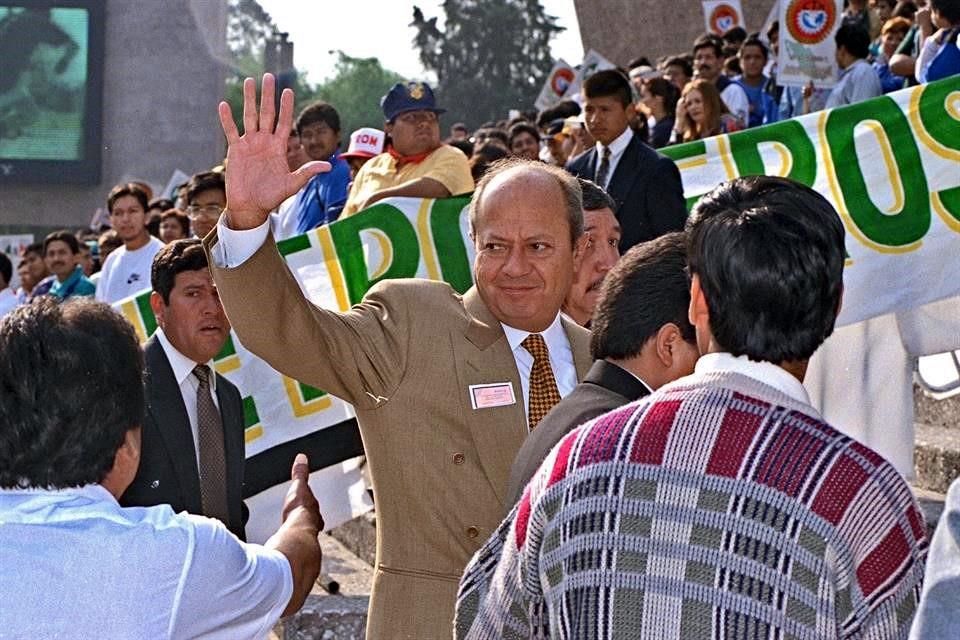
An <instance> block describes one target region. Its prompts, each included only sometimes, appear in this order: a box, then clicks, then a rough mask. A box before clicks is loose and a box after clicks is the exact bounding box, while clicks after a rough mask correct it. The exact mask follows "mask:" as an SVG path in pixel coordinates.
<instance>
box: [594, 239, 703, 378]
mask: <svg viewBox="0 0 960 640" xmlns="http://www.w3.org/2000/svg"><path fill="white" fill-rule="evenodd" d="M684 238H685V236H684V234H683V233H682V232H679V231H675V232H673V233H668V234H666V235H663V236H660V237H659V238H657V239H655V240H650V241H647V242H643V243H641V244H638V245H636V246H634V247H632V248H631V249H630V250H629V251H627V252H626V253H625V254H623V257H621V258H620V260H619V261H617V264H616V265H614V267H613V269H611V270H610V272H609V273H608V274H607V275H606V277H605V278H604V280H603V286H602V288H601V290H600V299H599V301H598V302H597V307H596V309H594V312H593V320H592V321H591V323H590V329H591V335H590V353H591V355H592V356H593V358H594V359H601V358H613V359H615V360H623V359H626V358H631V357H634V356H637V355H640V351H641V350H642V349H643V345H644V344H645V343H646V342H647V341H648V340H649V339H650V338H653V337H654V336H656V335H657V331H659V330H660V328H661V327H662V326H663V325H665V324H667V323H668V322H672V323H673V324H675V325H677V328H678V329H679V330H680V335H681V336H683V339H684V340H686V341H687V342H690V343H693V344H696V340H697V335H696V331H695V330H694V328H693V325H691V324H690V320H689V319H688V317H687V312H688V311H689V308H690V287H689V285H688V284H687V275H686V271H685V268H686V266H687V260H686V253H687V250H686V245H685V239H684Z"/></svg>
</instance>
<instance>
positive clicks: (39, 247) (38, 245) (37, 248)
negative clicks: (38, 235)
mask: <svg viewBox="0 0 960 640" xmlns="http://www.w3.org/2000/svg"><path fill="white" fill-rule="evenodd" d="M31 253H35V254H37V255H38V256H40V257H41V258H42V257H43V254H44V253H45V251H44V250H43V242H31V243H30V244H28V245H27V246H25V247H24V248H23V251H21V252H20V257H21V258H26V257H27V256H28V255H30V254H31Z"/></svg>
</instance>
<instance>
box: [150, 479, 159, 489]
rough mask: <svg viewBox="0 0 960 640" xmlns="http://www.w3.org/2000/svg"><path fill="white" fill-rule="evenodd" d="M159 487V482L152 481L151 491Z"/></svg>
mask: <svg viewBox="0 0 960 640" xmlns="http://www.w3.org/2000/svg"><path fill="white" fill-rule="evenodd" d="M159 486H160V481H159V480H154V481H153V482H151V483H150V488H151V489H156V488H157V487H159Z"/></svg>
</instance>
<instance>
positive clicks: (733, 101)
mask: <svg viewBox="0 0 960 640" xmlns="http://www.w3.org/2000/svg"><path fill="white" fill-rule="evenodd" d="M693 66H694V71H695V73H696V75H695V77H697V78H703V79H704V80H707V81H708V82H712V83H714V84H715V85H716V86H717V91H719V92H720V99H721V100H723V104H725V105H726V106H727V109H728V110H729V111H730V113H731V114H732V115H733V117H735V118H736V119H737V120H739V121H740V122H742V123H743V124H744V125H746V123H747V121H748V118H749V115H750V99H749V98H748V97H747V92H746V91H744V89H743V87H742V86H740V85H739V84H737V83H736V82H733V81H732V80H730V78H728V77H726V76H725V75H723V74H722V73H721V71H722V69H723V41H722V40H720V39H719V38H718V37H716V36H714V35H711V34H709V33H707V34H704V35H702V36H700V37H699V38H697V39H696V41H695V42H694V43H693Z"/></svg>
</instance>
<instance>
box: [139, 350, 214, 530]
mask: <svg viewBox="0 0 960 640" xmlns="http://www.w3.org/2000/svg"><path fill="white" fill-rule="evenodd" d="M144 351H145V356H146V357H145V360H146V363H147V371H148V372H149V375H150V380H149V383H148V384H147V389H148V394H149V395H148V397H147V411H148V412H149V413H150V415H151V417H152V418H153V420H154V422H155V423H156V425H157V429H158V431H159V432H160V436H161V438H162V439H163V442H164V445H165V446H166V449H167V455H168V456H169V459H170V462H171V464H172V465H173V468H174V470H175V471H176V476H177V479H178V481H179V482H180V484H181V486H180V492H181V495H182V496H183V498H184V501H185V504H186V505H187V511H189V512H190V513H203V509H202V506H201V504H200V475H199V473H198V471H197V450H196V447H195V445H194V442H193V430H192V429H191V428H190V419H189V418H188V417H187V409H186V407H184V406H183V396H182V395H181V393H180V386H179V385H178V384H177V381H176V379H175V378H174V376H173V369H172V368H171V367H170V361H169V360H167V355H166V354H165V353H164V351H163V347H162V346H161V345H160V342H159V341H157V339H156V338H151V339H150V340H149V341H147V346H146V348H145V350H144Z"/></svg>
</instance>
